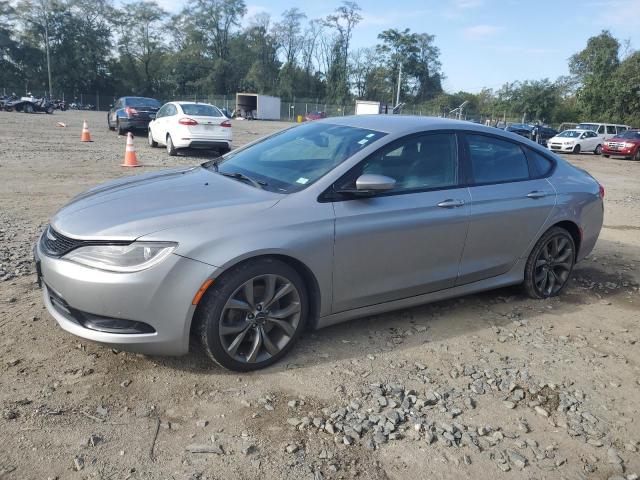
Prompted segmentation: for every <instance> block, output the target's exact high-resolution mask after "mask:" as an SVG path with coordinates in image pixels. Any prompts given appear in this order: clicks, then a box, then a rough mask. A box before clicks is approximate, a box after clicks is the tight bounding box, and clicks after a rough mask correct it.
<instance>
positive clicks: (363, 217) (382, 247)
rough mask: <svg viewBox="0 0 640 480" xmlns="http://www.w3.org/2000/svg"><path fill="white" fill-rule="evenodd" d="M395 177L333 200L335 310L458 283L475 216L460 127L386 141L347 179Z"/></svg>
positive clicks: (343, 183)
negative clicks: (363, 193)
mask: <svg viewBox="0 0 640 480" xmlns="http://www.w3.org/2000/svg"><path fill="white" fill-rule="evenodd" d="M363 173H373V174H379V175H385V176H388V177H391V178H393V179H394V180H396V186H395V188H394V189H393V190H391V191H390V192H387V193H384V194H378V195H377V196H374V197H367V198H353V197H351V198H349V197H346V198H343V199H339V200H336V201H335V202H334V209H335V214H336V226H335V247H334V252H335V253H334V277H333V282H334V283H333V311H334V312H341V311H345V310H350V309H354V308H358V307H363V306H368V305H373V304H377V303H383V302H387V301H391V300H397V299H400V298H407V297H412V296H415V295H420V294H423V293H428V292H432V291H436V290H441V289H444V288H448V287H452V286H453V285H454V283H455V280H456V276H457V274H458V267H459V264H460V255H461V254H462V250H463V246H464V241H465V235H466V232H467V225H468V220H469V200H470V197H469V191H468V189H467V188H466V187H465V186H461V181H460V178H461V176H460V170H459V168H458V144H457V139H456V135H455V134H454V133H448V132H447V133H445V132H443V133H428V134H427V133H425V134H420V135H417V136H416V135H412V136H409V137H404V138H403V139H401V140H397V141H395V142H393V143H391V144H390V145H388V146H385V147H383V148H381V149H380V150H379V151H378V152H376V153H374V154H372V155H371V156H369V157H368V158H366V159H365V160H363V161H362V162H361V163H360V164H359V165H357V166H356V167H354V169H352V171H350V172H349V173H348V174H347V175H345V176H344V177H343V178H342V179H341V180H339V181H338V182H336V185H335V188H336V189H338V190H339V189H343V188H354V187H355V180H356V179H357V177H359V176H360V175H361V174H363Z"/></svg>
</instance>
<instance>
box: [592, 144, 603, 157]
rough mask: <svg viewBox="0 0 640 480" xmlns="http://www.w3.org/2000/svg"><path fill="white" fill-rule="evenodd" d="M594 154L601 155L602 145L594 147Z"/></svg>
mask: <svg viewBox="0 0 640 480" xmlns="http://www.w3.org/2000/svg"><path fill="white" fill-rule="evenodd" d="M593 153H594V154H595V155H602V145H598V146H597V147H596V149H595V150H594V151H593Z"/></svg>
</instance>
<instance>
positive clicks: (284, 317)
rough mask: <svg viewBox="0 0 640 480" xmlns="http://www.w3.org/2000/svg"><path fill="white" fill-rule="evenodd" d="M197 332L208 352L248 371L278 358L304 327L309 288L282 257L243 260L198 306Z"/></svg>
mask: <svg viewBox="0 0 640 480" xmlns="http://www.w3.org/2000/svg"><path fill="white" fill-rule="evenodd" d="M198 309H199V311H198V318H197V320H196V321H198V322H199V323H198V326H199V336H200V340H201V342H202V345H203V347H204V349H205V351H206V352H207V354H208V355H209V357H210V358H211V359H212V360H213V361H215V362H216V363H218V364H219V365H221V366H222V367H224V368H227V369H229V370H234V371H238V372H248V371H251V370H257V369H260V368H264V367H266V366H268V365H271V364H273V363H275V362H277V361H278V360H279V359H280V358H282V357H283V356H284V355H286V354H287V352H288V351H289V350H290V349H291V348H292V347H293V345H294V344H295V343H296V341H297V340H298V339H299V337H300V335H301V334H302V332H303V331H304V328H305V326H306V323H307V317H308V300H307V291H306V288H305V285H304V282H303V280H302V278H301V277H300V275H299V274H298V273H297V272H296V271H295V270H294V269H293V268H292V267H290V266H289V265H287V264H286V263H284V262H281V261H278V260H274V259H270V258H265V259H261V260H257V261H254V262H251V261H250V262H246V263H243V264H240V265H238V266H236V267H234V268H232V269H231V270H230V271H228V272H226V273H225V274H224V275H222V276H221V277H220V278H218V279H216V282H215V284H214V286H213V287H211V288H210V289H209V291H207V294H206V296H205V298H204V299H203V304H202V305H201V306H199V307H198Z"/></svg>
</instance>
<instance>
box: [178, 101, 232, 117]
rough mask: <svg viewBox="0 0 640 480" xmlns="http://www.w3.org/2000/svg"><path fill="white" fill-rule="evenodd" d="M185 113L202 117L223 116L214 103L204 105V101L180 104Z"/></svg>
mask: <svg viewBox="0 0 640 480" xmlns="http://www.w3.org/2000/svg"><path fill="white" fill-rule="evenodd" d="M180 107H182V111H183V112H184V114H185V115H193V116H200V117H222V116H224V115H222V112H220V110H218V109H217V108H216V107H214V106H213V105H204V104H202V103H183V104H182V105H180Z"/></svg>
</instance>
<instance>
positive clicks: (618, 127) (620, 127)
mask: <svg viewBox="0 0 640 480" xmlns="http://www.w3.org/2000/svg"><path fill="white" fill-rule="evenodd" d="M616 130H617V131H618V133H622V132H626V131H627V127H624V126H622V125H618V126H616Z"/></svg>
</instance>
